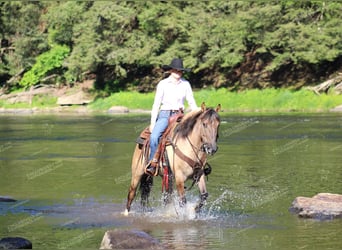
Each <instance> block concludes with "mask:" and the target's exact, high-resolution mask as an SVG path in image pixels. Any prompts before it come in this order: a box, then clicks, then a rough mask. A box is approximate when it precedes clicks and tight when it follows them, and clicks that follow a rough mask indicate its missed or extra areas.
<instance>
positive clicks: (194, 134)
mask: <svg viewBox="0 0 342 250" xmlns="http://www.w3.org/2000/svg"><path fill="white" fill-rule="evenodd" d="M220 108H221V105H220V104H218V105H217V107H216V108H215V109H214V108H207V107H206V106H205V103H204V102H203V103H202V105H201V108H200V109H198V110H193V111H191V112H189V113H187V114H185V115H184V116H183V117H182V119H181V120H180V121H179V122H178V123H177V124H176V125H175V126H174V128H173V130H172V133H171V136H170V137H169V138H168V139H169V143H168V144H167V145H166V146H165V156H166V158H167V162H168V166H169V172H165V171H164V172H163V170H162V169H161V166H159V171H158V175H160V176H162V177H164V178H165V175H168V173H169V174H170V176H171V179H170V178H169V179H167V180H166V181H169V185H171V188H170V187H169V188H168V187H166V191H167V192H168V193H169V194H171V193H172V185H173V183H175V185H176V188H177V193H178V196H179V200H180V205H181V206H183V205H184V204H185V203H186V198H185V186H184V184H185V181H186V180H188V179H189V178H191V177H192V178H193V179H194V182H193V185H194V183H195V182H196V183H197V186H198V188H199V191H200V202H199V204H197V206H196V207H195V210H196V212H199V210H200V208H201V207H202V206H203V205H204V204H205V202H206V199H207V197H208V193H207V189H206V183H205V175H206V174H209V173H210V171H211V168H209V169H206V168H205V166H206V165H207V163H206V160H207V155H213V154H215V153H216V151H217V149H218V147H217V139H218V130H219V125H220V116H219V114H218V112H219V110H220ZM146 150H148V149H146V148H144V147H141V145H139V144H137V145H136V146H135V150H134V153H133V157H132V163H131V168H132V176H131V183H130V187H129V190H128V195H127V203H126V209H125V212H124V215H126V216H127V215H128V214H129V211H130V209H131V204H132V202H133V200H134V198H135V196H136V191H137V187H138V185H139V183H140V192H141V204H142V205H143V207H145V206H146V205H147V203H148V197H149V193H150V191H151V188H152V184H153V177H152V176H149V175H147V174H146V173H145V172H144V168H145V166H146V164H147V160H148V159H147V158H148V157H147V155H148V154H146V152H144V151H146ZM160 165H162V164H160ZM205 172H209V173H205ZM167 201H169V200H168V199H167Z"/></svg>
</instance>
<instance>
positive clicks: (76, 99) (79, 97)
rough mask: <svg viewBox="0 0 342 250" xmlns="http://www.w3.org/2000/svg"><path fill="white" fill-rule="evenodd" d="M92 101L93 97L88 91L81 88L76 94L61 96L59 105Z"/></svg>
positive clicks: (58, 100) (81, 103) (58, 101)
mask: <svg viewBox="0 0 342 250" xmlns="http://www.w3.org/2000/svg"><path fill="white" fill-rule="evenodd" d="M92 101H93V98H92V97H90V96H89V95H88V94H87V93H85V92H83V91H82V90H80V91H78V92H76V93H74V94H71V95H65V96H61V97H59V98H58V99H57V104H58V105H83V104H88V103H90V102H92Z"/></svg>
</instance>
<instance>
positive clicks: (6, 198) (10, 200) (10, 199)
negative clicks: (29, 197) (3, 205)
mask: <svg viewBox="0 0 342 250" xmlns="http://www.w3.org/2000/svg"><path fill="white" fill-rule="evenodd" d="M16 201H17V200H15V199H12V198H11V197H6V196H0V202H16Z"/></svg>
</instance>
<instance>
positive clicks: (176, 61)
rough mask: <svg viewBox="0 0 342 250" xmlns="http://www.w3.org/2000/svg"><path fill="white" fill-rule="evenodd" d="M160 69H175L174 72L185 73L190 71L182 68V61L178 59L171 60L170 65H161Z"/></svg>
mask: <svg viewBox="0 0 342 250" xmlns="http://www.w3.org/2000/svg"><path fill="white" fill-rule="evenodd" d="M162 68H163V69H164V70H170V69H176V70H181V71H187V72H189V71H190V69H187V68H183V61H182V59H179V58H174V59H172V61H171V63H170V65H163V66H162Z"/></svg>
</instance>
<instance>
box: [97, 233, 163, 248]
mask: <svg viewBox="0 0 342 250" xmlns="http://www.w3.org/2000/svg"><path fill="white" fill-rule="evenodd" d="M100 249H164V247H163V246H162V245H161V243H160V242H159V241H158V240H157V239H155V238H153V237H152V236H151V235H149V234H147V233H145V232H143V231H139V230H109V231H107V232H106V233H105V235H104V236H103V239H102V242H101V247H100Z"/></svg>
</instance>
